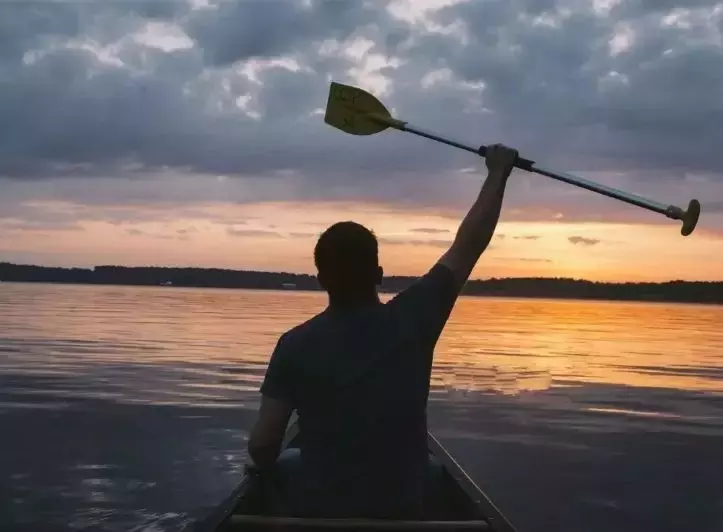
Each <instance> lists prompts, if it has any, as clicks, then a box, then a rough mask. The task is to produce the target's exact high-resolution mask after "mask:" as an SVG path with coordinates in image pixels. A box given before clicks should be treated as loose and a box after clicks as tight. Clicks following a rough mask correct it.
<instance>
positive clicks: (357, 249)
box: [314, 221, 379, 290]
mask: <svg viewBox="0 0 723 532" xmlns="http://www.w3.org/2000/svg"><path fill="white" fill-rule="evenodd" d="M314 263H315V264H316V269H317V270H318V271H319V274H320V275H322V276H324V277H325V278H326V279H327V280H328V281H329V282H330V283H332V284H333V285H334V286H335V287H336V288H338V289H341V290H344V289H353V288H354V287H355V286H357V287H358V286H359V285H366V284H367V283H371V282H373V283H374V284H376V282H374V278H375V275H376V272H377V269H378V267H379V244H378V242H377V237H376V236H375V235H374V233H373V232H372V231H370V230H369V229H367V228H366V227H364V226H363V225H361V224H358V223H356V222H350V221H347V222H338V223H335V224H334V225H332V226H331V227H329V228H328V229H327V230H326V231H324V232H323V233H322V234H321V236H320V237H319V240H318V241H317V243H316V247H315V248H314Z"/></svg>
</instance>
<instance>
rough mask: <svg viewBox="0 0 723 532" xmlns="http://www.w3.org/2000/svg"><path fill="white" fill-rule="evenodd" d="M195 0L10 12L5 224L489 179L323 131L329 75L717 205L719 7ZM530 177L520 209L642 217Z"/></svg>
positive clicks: (461, 163) (427, 192) (422, 188)
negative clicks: (22, 205)
mask: <svg viewBox="0 0 723 532" xmlns="http://www.w3.org/2000/svg"><path fill="white" fill-rule="evenodd" d="M197 4H200V3H198V2H196V3H193V4H192V3H189V2H182V1H180V0H179V1H177V2H176V1H166V0H157V1H148V0H127V1H126V0H119V1H116V2H111V3H100V2H33V1H30V2H5V3H0V34H2V35H3V45H2V46H1V47H0V180H2V181H1V182H0V186H2V187H3V194H2V197H0V208H2V209H5V208H6V205H9V204H10V203H11V202H14V203H17V201H18V199H17V198H21V199H22V200H24V201H27V200H34V199H38V198H45V199H47V197H49V196H54V197H59V196H62V199H64V200H67V201H71V202H76V203H78V204H82V205H88V204H125V205H129V204H134V203H136V204H137V203H141V202H144V203H145V204H146V205H153V204H161V203H163V204H164V205H169V204H178V205H181V206H183V207H184V208H185V207H187V206H188V205H191V204H193V202H196V201H217V202H220V201H229V202H247V203H249V202H255V201H269V200H302V201H303V200H315V201H316V200H326V201H332V200H333V201H338V200H349V199H353V200H369V201H377V202H389V203H395V202H396V203H399V204H407V205H412V206H415V205H416V206H423V207H430V206H432V207H435V206H436V207H443V206H448V205H455V206H459V205H465V204H467V203H468V202H469V201H470V198H469V194H470V190H471V189H472V187H473V186H476V184H474V183H472V181H471V180H472V179H478V180H481V179H482V175H483V172H482V168H483V167H482V163H481V161H475V160H474V159H473V158H472V156H470V155H469V154H465V153H463V152H461V151H459V150H455V149H452V148H449V147H446V146H442V145H439V144H437V143H433V142H431V141H427V140H424V139H419V138H414V137H412V136H411V135H407V134H402V133H395V132H385V133H383V134H380V135H377V136H373V137H366V138H359V137H353V136H349V135H344V134H342V133H341V132H339V131H336V130H333V129H332V128H330V127H328V126H327V125H325V124H324V123H323V120H322V114H321V111H323V107H324V105H325V103H326V96H327V91H328V83H329V80H331V79H335V80H339V81H344V82H349V83H353V84H358V85H361V86H364V87H366V88H368V89H370V90H372V91H373V92H374V93H375V94H377V95H379V96H380V97H381V98H382V100H383V101H384V102H385V103H386V104H387V105H388V107H390V108H391V109H393V110H394V111H395V113H396V114H398V115H399V116H401V117H403V118H404V119H408V120H410V121H413V122H414V123H419V125H420V126H423V127H428V128H430V129H433V130H435V131H438V132H440V133H442V134H449V135H451V136H455V137H457V138H460V139H463V140H465V141H470V142H473V141H474V142H480V143H483V142H484V143H488V142H495V141H504V142H505V143H508V144H512V145H514V146H515V147H518V148H519V149H520V151H521V152H522V153H523V155H525V156H527V157H531V158H533V159H539V160H540V162H541V163H544V164H545V165H550V166H552V167H555V168H560V169H561V170H565V169H569V170H571V171H576V172H580V173H584V174H589V173H592V172H598V173H599V174H600V175H601V176H602V178H601V180H602V181H603V182H605V183H606V184H611V185H615V186H617V187H620V188H623V189H625V190H628V189H631V190H638V191H640V192H641V193H643V194H645V195H651V196H652V197H660V196H663V197H669V198H671V199H674V198H677V197H679V196H678V195H677V192H676V195H674V194H673V192H672V191H673V190H676V191H677V190H679V188H680V187H682V188H683V189H686V190H687V189H690V190H695V191H697V192H696V195H699V196H701V197H703V196H705V197H711V198H712V202H711V204H712V205H713V206H714V207H715V202H716V201H720V198H722V197H723V190H722V189H721V187H722V186H723V185H721V175H723V172H722V171H721V170H723V152H722V151H721V150H719V149H718V148H719V146H720V145H721V144H723V129H721V128H720V127H719V123H720V120H721V118H722V117H723V100H721V99H720V98H719V95H720V94H721V93H723V76H721V72H722V67H721V65H722V64H723V48H722V47H721V46H720V44H719V43H720V39H721V28H723V7H721V5H720V3H714V2H705V1H702V0H696V1H687V2H683V1H677V2H676V1H673V0H664V1H663V0H661V1H654V0H635V1H630V2H618V3H610V5H609V6H608V7H604V6H603V3H597V2H580V1H579V0H519V1H516V2H509V1H508V0H488V1H485V2H479V1H474V0H468V1H463V2H456V3H449V5H447V6H446V7H443V8H441V9H429V10H427V11H425V12H424V13H422V12H421V8H420V7H417V3H415V2H412V3H411V4H410V7H409V9H411V10H415V9H416V10H417V11H416V12H415V13H412V14H413V15H414V16H405V17H404V18H400V15H399V13H400V12H401V11H402V10H401V9H400V7H399V2H398V1H383V2H362V1H353V0H352V1H337V0H312V1H310V2H282V1H281V0H249V1H228V2H222V3H216V2H210V5H209V6H207V7H197ZM195 5H196V7H194V6H195ZM472 164H476V165H479V166H477V168H479V170H478V173H479V176H477V177H475V175H474V172H473V173H469V171H468V169H469V167H470V165H472ZM159 176H160V177H159ZM523 176H524V177H523ZM696 176H705V179H704V180H698V181H695V180H694V179H693V178H695V177H696ZM3 178H4V180H3ZM80 178H82V179H80ZM515 179H516V181H515V183H514V184H513V183H512V182H511V185H510V187H511V189H512V190H511V192H510V194H509V195H508V197H509V199H508V200H506V209H507V210H508V209H510V208H518V209H520V211H523V210H527V211H528V212H530V211H531V210H532V209H533V207H534V209H539V210H540V212H541V211H542V210H543V209H546V210H547V211H549V212H547V213H546V214H545V216H546V217H549V218H552V217H553V216H555V215H556V214H557V213H560V214H561V216H562V220H564V221H568V220H585V219H602V220H607V219H610V218H611V217H618V216H619V217H621V218H630V217H636V216H641V217H642V215H639V214H634V211H635V209H634V208H632V207H629V206H625V209H626V210H621V207H620V206H619V205H617V204H616V203H615V202H613V201H612V200H606V202H597V200H596V199H595V195H594V194H592V193H590V192H582V193H581V194H574V193H572V192H571V190H572V189H571V187H569V186H566V185H564V186H563V185H553V184H552V182H551V181H547V180H545V181H544V183H545V184H544V185H543V184H541V183H542V182H541V181H540V179H544V178H539V179H536V178H535V177H534V176H533V177H531V176H525V174H521V173H520V174H517V175H516V176H515ZM33 180H42V181H49V180H53V182H54V183H57V185H56V186H54V187H49V186H45V185H43V184H42V183H41V182H36V181H33ZM88 180H92V183H93V184H92V186H91V185H89V183H88ZM527 184H529V186H528V185H527ZM533 184H534V186H533ZM555 187H558V188H555ZM676 187H679V188H676ZM563 190H564V191H565V193H564V194H563V193H559V191H563ZM568 192H570V193H569V194H568ZM3 198H4V199H3ZM705 207H706V205H704V212H707V211H706V210H705ZM8 208H9V207H8ZM507 210H506V211H505V212H508V211H507ZM618 212H622V213H623V214H620V215H618V214H617V213H618ZM711 212H712V211H711ZM116 215H118V216H119V214H118V213H116V214H113V216H116ZM71 216H72V215H71V214H69V215H68V217H71ZM109 216H110V215H109ZM515 216H520V217H524V216H532V215H530V214H527V215H525V214H524V213H523V214H519V215H515ZM535 216H538V218H537V219H539V215H537V214H535ZM646 216H647V215H646ZM545 219H547V218H545ZM643 219H645V220H647V219H650V218H649V217H648V218H643ZM71 221H72V220H71ZM422 229H423V228H422ZM417 232H424V231H417ZM429 234H433V233H429Z"/></svg>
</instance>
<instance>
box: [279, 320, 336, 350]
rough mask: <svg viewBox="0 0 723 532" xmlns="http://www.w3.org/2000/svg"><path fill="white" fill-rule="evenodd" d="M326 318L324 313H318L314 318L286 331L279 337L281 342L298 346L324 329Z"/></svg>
mask: <svg viewBox="0 0 723 532" xmlns="http://www.w3.org/2000/svg"><path fill="white" fill-rule="evenodd" d="M325 321H326V316H325V313H324V312H320V313H319V314H317V315H316V316H314V317H312V318H309V319H308V320H306V321H304V322H302V323H299V324H298V325H296V326H294V327H292V328H291V329H288V330H287V331H286V332H284V333H283V334H282V335H281V342H283V343H284V344H287V345H294V344H298V343H299V342H304V341H308V340H309V339H310V338H312V337H313V336H314V335H315V334H316V333H317V331H319V330H321V329H322V328H324V326H325V325H324V323H325Z"/></svg>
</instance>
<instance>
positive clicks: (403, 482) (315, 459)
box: [262, 265, 459, 517]
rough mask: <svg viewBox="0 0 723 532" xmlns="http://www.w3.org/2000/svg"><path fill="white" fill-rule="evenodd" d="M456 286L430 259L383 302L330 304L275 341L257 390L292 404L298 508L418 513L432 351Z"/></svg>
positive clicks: (392, 514)
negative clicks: (428, 266)
mask: <svg viewBox="0 0 723 532" xmlns="http://www.w3.org/2000/svg"><path fill="white" fill-rule="evenodd" d="M458 288H459V287H458V286H457V283H456V281H455V279H454V276H453V274H452V272H451V271H450V270H449V269H447V268H446V267H445V266H442V265H437V266H435V268H433V269H432V270H431V271H430V272H429V273H428V274H427V275H426V276H424V277H423V278H422V279H421V280H420V281H418V282H417V283H415V284H414V285H412V286H411V287H410V288H408V289H407V290H405V291H403V292H401V293H400V294H399V295H397V296H396V297H395V298H393V299H392V300H391V301H389V302H388V303H386V304H381V303H376V304H374V303H370V304H368V305H365V306H358V307H356V308H353V309H335V308H333V307H330V308H328V309H327V310H325V311H324V312H322V313H321V314H319V315H317V316H316V317H314V318H313V319H311V320H309V321H308V322H306V323H304V324H302V325H300V326H298V327H296V328H294V329H292V330H291V331H289V332H287V333H286V334H284V335H283V336H282V338H281V339H280V340H279V343H278V345H277V348H276V351H275V352H274V354H273V356H272V360H271V363H270V364H269V369H268V372H267V376H266V379H265V381H264V384H263V386H262V393H263V394H264V395H267V396H269V397H276V398H279V399H284V400H287V401H288V402H289V403H290V404H292V405H293V406H294V408H296V409H297V411H298V414H299V428H300V431H301V432H300V433H301V442H302V443H301V451H302V458H301V472H302V482H303V485H302V486H301V489H300V492H301V493H302V494H303V498H302V500H300V501H299V506H301V507H302V508H300V510H301V511H303V513H306V514H314V513H316V514H321V513H323V514H324V515H326V516H330V515H331V514H332V513H334V514H335V515H338V516H378V517H414V516H415V515H416V514H418V513H419V512H420V511H421V504H422V498H423V495H424V491H423V490H424V485H425V479H426V474H427V459H428V457H427V446H426V434H427V422H426V406H427V397H428V393H429V379H430V373H431V367H432V355H433V351H434V346H435V344H436V342H437V339H438V338H439V335H440V333H441V331H442V328H443V327H444V324H445V322H446V320H447V318H448V317H449V313H450V312H451V309H452V307H453V305H454V302H455V300H456V297H457V294H458Z"/></svg>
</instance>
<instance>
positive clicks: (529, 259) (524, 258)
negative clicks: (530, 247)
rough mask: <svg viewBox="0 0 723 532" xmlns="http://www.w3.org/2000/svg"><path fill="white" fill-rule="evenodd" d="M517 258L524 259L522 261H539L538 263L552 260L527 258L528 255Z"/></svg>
mask: <svg viewBox="0 0 723 532" xmlns="http://www.w3.org/2000/svg"><path fill="white" fill-rule="evenodd" d="M515 260H519V261H522V262H538V263H543V262H544V263H550V262H552V260H551V259H542V258H527V257H521V258H517V259H515Z"/></svg>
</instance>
